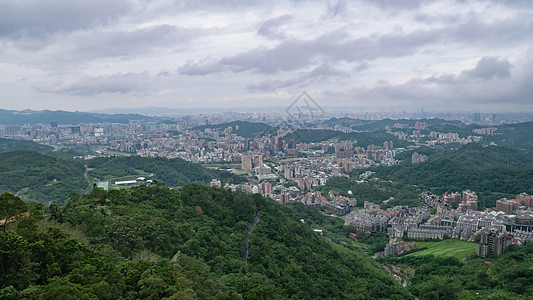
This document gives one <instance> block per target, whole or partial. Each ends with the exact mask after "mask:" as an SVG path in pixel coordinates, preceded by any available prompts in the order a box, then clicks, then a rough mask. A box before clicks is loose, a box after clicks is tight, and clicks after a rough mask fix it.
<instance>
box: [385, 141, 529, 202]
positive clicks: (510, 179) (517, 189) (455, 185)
mask: <svg viewBox="0 0 533 300" xmlns="http://www.w3.org/2000/svg"><path fill="white" fill-rule="evenodd" d="M375 176H376V177H379V178H381V179H384V180H392V181H394V182H397V183H399V184H401V185H403V186H413V185H416V186H417V187H419V188H421V189H427V190H431V191H433V192H435V193H439V194H442V193H444V192H447V191H448V192H451V191H462V190H465V189H470V190H473V191H476V192H478V193H482V195H483V196H485V197H481V198H480V200H487V202H486V203H483V202H481V203H480V204H481V205H482V206H484V207H491V206H494V205H495V202H494V201H495V200H496V199H498V198H499V197H502V196H512V195H516V194H518V193H521V192H528V193H529V192H531V187H532V186H533V156H531V155H530V154H528V153H527V152H523V151H520V150H513V149H508V148H503V147H495V146H489V147H484V146H482V145H480V144H477V143H471V144H468V145H465V146H463V147H461V148H460V149H458V150H445V151H440V152H436V153H433V154H431V156H429V160H428V162H425V163H420V164H411V162H410V159H409V158H407V160H406V161H404V162H403V163H401V164H400V165H397V166H393V167H389V168H385V167H381V168H378V169H376V175H375Z"/></svg>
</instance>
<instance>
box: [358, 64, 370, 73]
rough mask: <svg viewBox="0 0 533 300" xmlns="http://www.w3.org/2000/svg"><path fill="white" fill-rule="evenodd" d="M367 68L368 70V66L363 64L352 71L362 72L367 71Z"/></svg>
mask: <svg viewBox="0 0 533 300" xmlns="http://www.w3.org/2000/svg"><path fill="white" fill-rule="evenodd" d="M369 68H370V65H369V64H368V63H366V62H364V63H360V64H359V65H357V66H355V68H354V71H356V72H362V71H364V70H368V69H369Z"/></svg>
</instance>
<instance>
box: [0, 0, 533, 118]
mask: <svg viewBox="0 0 533 300" xmlns="http://www.w3.org/2000/svg"><path fill="white" fill-rule="evenodd" d="M532 20H533V4H531V3H530V2H528V1H503V0H502V1H481V0H478V1H432V2H426V1H417V0H410V1H401V2H400V1H388V0H380V1H344V0H336V1H324V2H318V1H305V0H292V1H289V0H286V1H281V0H275V1H271V2H268V3H264V2H263V1H238V0H219V1H188V0H186V1H179V2H172V1H165V0H160V1H144V0H118V1H112V2H109V1H103V0H94V1H89V2H86V1H72V0H47V1H40V0H28V1H24V2H20V1H15V0H7V1H2V2H1V3H0V70H2V71H1V75H0V89H1V91H2V94H1V95H0V108H3V109H12V110H24V109H33V110H42V109H49V110H66V111H104V110H115V109H117V108H121V109H125V110H127V109H142V108H146V107H156V108H170V109H194V110H199V109H206V110H208V109H227V110H229V109H231V108H233V109H239V108H250V107H252V108H258V109H261V108H265V109H266V108H277V107H279V108H284V107H287V106H288V105H290V104H291V103H292V101H294V99H295V98H296V97H298V95H299V94H300V93H301V92H303V91H307V92H308V93H309V94H310V95H311V96H312V97H313V98H314V99H315V100H316V102H317V103H319V105H320V106H322V107H340V108H342V107H353V108H355V109H363V110H368V111H390V110H397V111H410V112H415V111H419V110H420V109H421V107H424V110H425V111H427V112H461V111H462V112H487V113H489V112H523V111H531V110H532V109H531V107H533V97H532V94H533V93H532V92H533V85H531V82H533V68H532V66H533V59H532V58H531V57H532V54H533V47H531V45H533V43H532V42H533V21H532Z"/></svg>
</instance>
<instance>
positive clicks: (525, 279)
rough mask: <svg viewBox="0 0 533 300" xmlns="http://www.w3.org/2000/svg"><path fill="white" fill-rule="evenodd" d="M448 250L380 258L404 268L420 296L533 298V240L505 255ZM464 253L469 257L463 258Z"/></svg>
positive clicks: (429, 297) (403, 273) (413, 287)
mask: <svg viewBox="0 0 533 300" xmlns="http://www.w3.org/2000/svg"><path fill="white" fill-rule="evenodd" d="M443 242H445V241H443ZM439 243H441V242H439ZM451 243H455V242H451ZM463 243H467V242H463ZM471 245H472V246H473V247H472V246H471V250H470V252H472V251H473V249H475V244H472V243H471ZM457 246H458V245H457ZM452 247H453V245H452ZM428 248H429V247H428ZM448 250H449V249H448ZM445 251H446V249H445V248H443V249H440V250H439V251H437V252H438V253H435V255H420V254H419V252H415V253H413V254H408V255H404V256H402V257H399V258H395V257H391V258H381V259H380V261H381V262H382V263H385V264H388V265H394V266H396V267H397V268H400V269H401V270H402V272H401V273H400V275H401V276H402V277H404V278H405V277H407V280H408V282H409V283H410V285H409V286H408V287H407V289H408V290H409V291H410V292H411V293H412V294H413V295H415V296H417V297H418V298H419V299H428V300H429V299H532V297H533V285H532V284H531V282H532V280H533V269H532V268H531V266H532V265H533V243H527V244H525V245H523V246H521V247H518V246H516V245H512V246H511V247H510V248H509V249H508V250H507V251H506V252H505V253H504V254H503V255H501V256H489V257H487V258H473V257H472V256H470V257H467V256H465V255H461V254H459V253H457V254H458V255H459V256H460V257H459V258H457V257H453V256H450V255H446V254H445ZM420 253H423V251H421V252H420ZM461 256H462V257H461ZM464 257H467V260H465V261H461V259H460V258H464Z"/></svg>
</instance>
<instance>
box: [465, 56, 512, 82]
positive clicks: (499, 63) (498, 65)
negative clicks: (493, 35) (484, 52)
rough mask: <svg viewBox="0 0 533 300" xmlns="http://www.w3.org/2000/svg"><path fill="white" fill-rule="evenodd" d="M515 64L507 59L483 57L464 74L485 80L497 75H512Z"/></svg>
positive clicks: (505, 76) (501, 76)
mask: <svg viewBox="0 0 533 300" xmlns="http://www.w3.org/2000/svg"><path fill="white" fill-rule="evenodd" d="M512 66H513V65H512V64H511V63H510V62H509V61H507V60H499V59H498V58H497V57H483V58H482V59H480V60H479V61H478V63H477V64H476V67H475V68H473V69H472V70H466V71H464V72H463V73H462V74H463V75H464V76H466V77H470V78H483V79H485V80H489V79H493V78H495V77H500V78H507V77H511V67H512Z"/></svg>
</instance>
